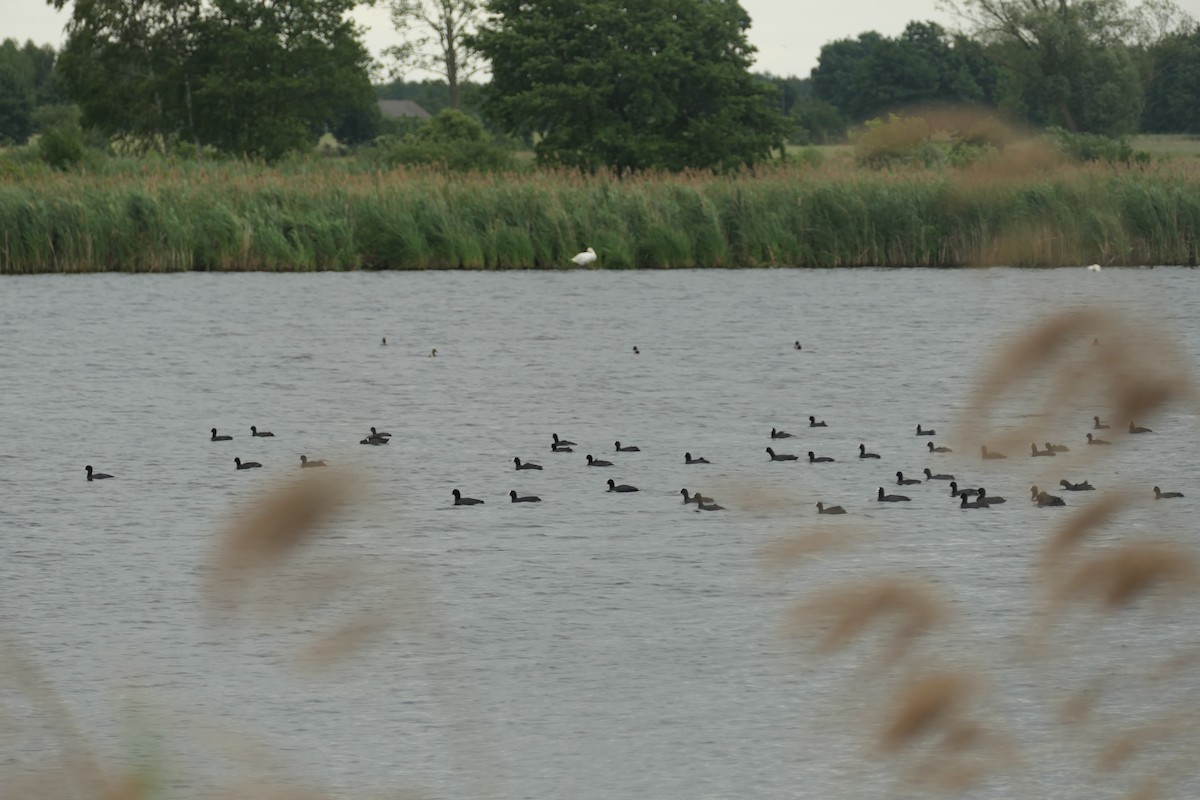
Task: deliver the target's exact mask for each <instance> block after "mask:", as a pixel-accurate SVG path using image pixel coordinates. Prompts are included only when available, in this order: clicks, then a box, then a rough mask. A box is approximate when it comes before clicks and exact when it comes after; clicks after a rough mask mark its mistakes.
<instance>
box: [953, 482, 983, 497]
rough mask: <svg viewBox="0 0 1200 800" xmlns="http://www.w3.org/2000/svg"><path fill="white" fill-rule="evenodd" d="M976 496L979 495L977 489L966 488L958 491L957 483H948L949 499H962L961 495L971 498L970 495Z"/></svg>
mask: <svg viewBox="0 0 1200 800" xmlns="http://www.w3.org/2000/svg"><path fill="white" fill-rule="evenodd" d="M977 494H979V490H978V489H967V488H962V489H960V488H958V483H957V482H955V481H950V496H951V497H962V496H963V495H967V496H972V495H977Z"/></svg>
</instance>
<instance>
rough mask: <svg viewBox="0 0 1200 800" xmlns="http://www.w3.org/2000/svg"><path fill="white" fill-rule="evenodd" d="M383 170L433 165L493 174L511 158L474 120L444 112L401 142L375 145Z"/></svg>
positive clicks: (509, 162)
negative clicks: (405, 166)
mask: <svg viewBox="0 0 1200 800" xmlns="http://www.w3.org/2000/svg"><path fill="white" fill-rule="evenodd" d="M374 158H375V159H376V160H377V161H378V162H379V163H380V164H381V165H383V166H386V167H389V168H390V167H395V166H400V165H410V166H411V165H416V164H434V165H438V166H442V167H445V168H447V169H453V170H481V171H488V170H491V171H495V170H501V169H507V168H509V167H511V166H512V155H511V153H510V152H509V151H508V149H506V148H505V147H504V146H502V145H501V144H499V143H498V142H496V140H495V139H494V138H493V137H492V135H491V134H489V133H488V132H487V131H486V130H484V129H483V125H481V124H480V123H479V121H478V120H476V119H475V118H474V117H469V116H467V115H466V114H464V113H463V112H461V111H456V110H454V109H452V108H447V109H445V110H444V111H441V112H439V113H438V114H437V116H435V117H433V119H431V120H429V121H428V122H426V123H424V124H423V125H421V126H420V127H419V128H417V129H416V130H415V131H414V132H413V133H410V134H408V135H407V136H404V137H403V138H400V139H398V140H397V139H385V140H383V141H380V142H378V143H377V145H376V147H375V153H374Z"/></svg>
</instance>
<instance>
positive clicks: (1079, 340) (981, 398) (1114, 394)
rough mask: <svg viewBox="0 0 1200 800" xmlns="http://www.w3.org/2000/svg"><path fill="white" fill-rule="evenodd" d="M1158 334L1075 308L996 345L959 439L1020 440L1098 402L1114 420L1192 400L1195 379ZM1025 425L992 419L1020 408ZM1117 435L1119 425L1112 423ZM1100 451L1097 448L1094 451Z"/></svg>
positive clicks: (995, 444) (1072, 420)
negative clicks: (1002, 343)
mask: <svg viewBox="0 0 1200 800" xmlns="http://www.w3.org/2000/svg"><path fill="white" fill-rule="evenodd" d="M1186 364H1187V362H1186V361H1185V360H1184V359H1183V357H1182V356H1181V354H1180V353H1179V351H1178V349H1177V348H1176V347H1175V346H1174V345H1173V344H1172V343H1171V342H1170V341H1169V340H1168V339H1167V338H1166V337H1165V336H1164V335H1162V334H1160V333H1158V332H1156V331H1153V330H1151V329H1148V328H1146V327H1145V326H1141V325H1135V324H1132V323H1130V322H1129V321H1127V320H1125V319H1124V318H1123V317H1121V316H1119V315H1118V314H1116V313H1114V312H1111V311H1105V310H1098V309H1090V308H1089V309H1075V310H1071V311H1065V312H1062V313H1060V314H1058V315H1056V316H1053V317H1051V318H1049V319H1047V320H1045V321H1044V322H1042V323H1041V324H1039V325H1036V326H1034V327H1033V328H1032V329H1030V330H1029V331H1027V332H1025V333H1023V334H1021V335H1019V336H1017V337H1016V338H1014V339H1013V340H1012V341H1010V342H1008V343H1006V344H1005V345H1004V346H1002V347H1001V348H1000V349H999V351H998V352H997V353H995V354H994V355H993V356H992V357H991V358H990V359H989V360H988V361H987V362H986V364H985V367H984V370H983V373H982V375H981V376H980V379H979V381H978V382H977V383H976V385H975V389H974V390H973V391H972V392H971V394H970V397H969V398H968V403H967V407H968V411H967V417H966V419H965V420H963V421H962V422H961V423H960V425H959V428H960V432H959V434H958V437H957V438H958V439H959V441H960V442H961V443H962V444H963V446H969V444H974V445H977V444H978V442H980V441H983V442H986V443H988V444H989V447H991V448H992V449H997V448H1000V447H1020V448H1023V447H1025V446H1026V445H1027V444H1028V443H1029V442H1030V441H1034V442H1039V443H1040V442H1041V441H1042V439H1043V438H1044V437H1045V436H1049V435H1052V434H1053V433H1054V432H1056V431H1061V430H1063V429H1069V428H1070V427H1072V426H1074V425H1075V424H1076V423H1078V421H1079V419H1080V414H1081V411H1083V410H1084V409H1089V408H1103V409H1104V414H1103V415H1104V416H1105V417H1106V418H1109V419H1112V420H1115V421H1116V423H1117V424H1118V426H1123V425H1124V424H1125V423H1127V422H1129V421H1132V420H1144V419H1146V418H1147V417H1149V415H1150V414H1151V413H1152V412H1154V411H1157V410H1159V409H1162V408H1165V407H1167V406H1170V405H1173V404H1176V403H1193V402H1195V397H1196V395H1195V384H1194V383H1193V382H1192V379H1191V377H1190V375H1189V370H1188V368H1187V366H1186ZM1017 410H1019V411H1020V415H1019V416H1020V417H1021V418H1022V419H1024V420H1026V421H1028V420H1030V419H1032V420H1034V423H1035V424H1028V422H1026V424H1025V425H1023V426H1014V427H1004V426H1000V425H998V424H997V423H998V422H999V421H1000V420H999V419H998V418H1001V419H1011V418H1015V417H1017V416H1018V415H1017V414H1016V413H1014V412H1015V411H1017ZM1113 433H1114V435H1119V433H1120V427H1118V429H1117V430H1114V431H1113ZM1097 454H1098V451H1097Z"/></svg>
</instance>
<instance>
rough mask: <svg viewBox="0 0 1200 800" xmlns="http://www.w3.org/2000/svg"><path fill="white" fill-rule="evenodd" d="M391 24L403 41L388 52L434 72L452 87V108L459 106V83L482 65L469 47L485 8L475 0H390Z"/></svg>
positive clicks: (404, 63)
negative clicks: (468, 41)
mask: <svg viewBox="0 0 1200 800" xmlns="http://www.w3.org/2000/svg"><path fill="white" fill-rule="evenodd" d="M391 12H392V25H393V26H395V28H396V31H397V32H398V33H399V34H400V36H401V38H402V39H403V43H402V44H400V45H397V46H396V47H393V48H390V49H389V51H388V52H389V53H390V54H391V55H392V56H393V57H394V58H395V59H396V60H397V62H398V65H399V66H400V67H401V68H406V67H407V68H412V67H415V68H417V69H423V70H428V71H430V72H435V73H437V74H438V75H440V76H442V77H443V78H445V79H446V83H447V84H448V85H449V86H450V108H459V96H458V86H459V82H460V81H465V80H469V79H470V78H471V77H472V76H474V75H475V74H476V73H477V72H479V69H480V68H481V67H482V66H483V64H484V61H483V59H482V58H480V56H479V54H477V53H475V52H474V51H473V50H471V48H470V47H468V46H467V40H468V37H470V36H471V35H472V34H473V33H475V29H476V28H477V27H478V24H479V20H480V17H481V15H482V13H483V12H482V10H481V7H480V4H479V3H478V2H476V0H391Z"/></svg>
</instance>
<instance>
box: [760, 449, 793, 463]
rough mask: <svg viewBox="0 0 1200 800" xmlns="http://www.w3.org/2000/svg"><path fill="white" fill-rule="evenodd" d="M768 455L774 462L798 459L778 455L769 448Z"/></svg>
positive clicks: (785, 454) (784, 454) (783, 454)
mask: <svg viewBox="0 0 1200 800" xmlns="http://www.w3.org/2000/svg"><path fill="white" fill-rule="evenodd" d="M767 455H769V456H770V457H771V460H772V461H795V460H796V459H797V457H796V456H793V455H789V454H787V453H780V454H778V455H776V454H775V451H774V450H772V449H771V448H769V447H768V448H767Z"/></svg>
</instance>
